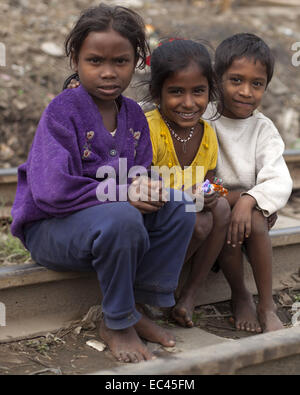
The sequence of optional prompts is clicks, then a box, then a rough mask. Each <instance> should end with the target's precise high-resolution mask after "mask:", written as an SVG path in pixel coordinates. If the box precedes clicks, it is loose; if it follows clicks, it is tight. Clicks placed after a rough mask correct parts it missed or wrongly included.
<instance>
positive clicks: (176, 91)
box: [169, 88, 183, 95]
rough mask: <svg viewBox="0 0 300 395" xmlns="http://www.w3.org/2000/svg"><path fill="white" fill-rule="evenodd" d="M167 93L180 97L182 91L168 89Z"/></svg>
mask: <svg viewBox="0 0 300 395" xmlns="http://www.w3.org/2000/svg"><path fill="white" fill-rule="evenodd" d="M169 93H170V94H171V95H181V94H182V93H183V90H182V89H180V88H174V89H170V90H169Z"/></svg>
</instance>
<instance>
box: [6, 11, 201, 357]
mask: <svg viewBox="0 0 300 395" xmlns="http://www.w3.org/2000/svg"><path fill="white" fill-rule="evenodd" d="M66 53H67V55H68V56H70V61H71V64H72V65H73V67H74V68H75V71H76V72H77V73H78V75H79V77H80V81H81V86H80V87H79V88H78V89H72V90H65V91H63V92H62V93H61V94H59V95H58V96H57V97H56V98H55V99H54V100H53V101H52V102H51V103H50V104H49V105H48V107H47V108H46V110H45V111H44V113H43V115H42V117H41V120H40V122H39V125H38V128H37V131H36V135H35V138H34V141H33V144H32V148H31V151H30V153H29V157H28V160H27V162H26V163H25V164H23V165H21V166H20V167H19V174H18V175H19V182H18V189H17V194H16V199H15V202H14V206H13V210H12V216H13V223H12V233H13V234H14V235H15V236H17V237H19V238H20V239H21V240H22V241H23V243H24V244H25V246H26V247H27V248H28V249H29V251H30V252H31V254H32V257H33V259H34V260H35V261H36V262H37V263H39V264H41V265H43V266H46V267H48V268H49V269H52V270H61V271H64V270H72V271H74V270H76V271H88V270H94V271H96V273H97V276H98V279H99V282H100V286H101V290H102V294H103V300H102V307H103V317H104V318H103V320H102V323H101V326H100V336H101V337H102V339H103V340H104V341H105V342H106V343H107V344H108V346H109V348H110V350H111V351H112V353H113V354H114V356H115V357H116V358H117V359H118V360H119V361H122V362H140V361H142V360H149V359H152V358H153V354H152V353H151V352H150V351H149V350H148V349H147V348H146V346H145V345H144V343H143V342H142V341H141V338H145V339H147V340H149V341H152V342H158V343H161V344H162V345H164V346H168V347H170V346H174V345H175V341H174V338H173V337H172V335H171V334H170V333H168V332H167V331H165V330H163V329H162V328H160V327H158V326H157V325H156V324H154V322H152V321H151V320H149V319H148V318H146V317H145V315H144V314H143V311H142V307H141V305H142V304H145V303H147V304H152V305H156V306H161V307H169V306H172V305H174V297H173V292H174V290H175V288H176V286H177V282H178V277H179V274H180V270H181V267H182V264H183V262H184V257H185V253H186V250H187V245H188V243H189V240H190V238H191V234H192V231H193V227H194V222H195V214H194V213H192V212H185V211H186V210H185V205H186V204H187V203H189V202H187V200H185V197H184V196H183V194H182V193H181V192H178V191H177V192H175V191H170V193H169V199H168V201H167V202H166V199H165V197H164V192H165V191H164V190H163V187H162V185H161V182H160V181H159V180H153V179H151V178H150V177H149V176H148V175H147V174H148V173H147V169H148V168H149V166H150V164H151V161H152V150H151V142H150V137H149V129H148V125H147V121H146V118H145V116H144V114H143V112H142V110H141V109H140V107H139V106H138V105H137V104H136V103H135V102H134V101H132V100H130V99H128V98H125V97H124V96H122V92H123V91H124V90H125V89H126V88H127V86H128V85H129V83H130V81H131V78H132V75H133V73H134V70H135V67H136V66H137V65H138V66H139V67H141V68H142V67H143V66H144V64H145V58H146V53H147V44H146V40H145V31H144V23H143V21H142V19H141V18H140V17H139V16H138V15H137V14H136V13H135V12H133V11H131V10H129V9H127V8H124V7H119V6H117V7H109V6H106V5H103V4H100V6H98V7H95V8H91V9H89V10H87V11H86V12H84V13H83V14H82V15H81V17H80V18H79V20H78V22H77V23H76V25H75V27H74V28H73V30H72V31H71V33H70V34H69V36H68V38H67V40H66ZM137 166H138V167H137ZM143 170H144V173H145V172H146V175H144V176H143V177H137V176H138V175H139V174H141V172H143ZM128 171H129V174H128ZM129 186H130V188H128V187H129ZM132 191H136V193H135V194H134V193H131V192H132ZM136 196H138V198H136ZM143 196H144V197H143Z"/></svg>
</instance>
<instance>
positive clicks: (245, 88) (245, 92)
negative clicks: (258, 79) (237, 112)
mask: <svg viewBox="0 0 300 395" xmlns="http://www.w3.org/2000/svg"><path fill="white" fill-rule="evenodd" d="M240 95H242V96H245V97H251V96H252V89H251V86H250V84H243V85H241V87H240Z"/></svg>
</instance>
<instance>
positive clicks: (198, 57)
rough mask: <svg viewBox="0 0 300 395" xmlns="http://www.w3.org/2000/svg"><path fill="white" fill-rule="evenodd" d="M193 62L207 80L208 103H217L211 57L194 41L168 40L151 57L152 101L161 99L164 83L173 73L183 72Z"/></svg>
mask: <svg viewBox="0 0 300 395" xmlns="http://www.w3.org/2000/svg"><path fill="white" fill-rule="evenodd" d="M191 62H195V63H196V64H197V65H198V66H199V68H200V70H201V71H202V74H203V75H204V76H205V77H206V78H207V81H208V86H209V101H219V100H220V97H221V95H220V93H219V90H218V88H217V85H216V79H215V73H214V70H213V66H212V61H211V56H210V54H209V51H208V49H207V48H206V46H205V45H204V44H202V43H200V42H197V41H194V40H185V39H170V40H168V41H164V42H163V43H162V44H161V45H160V46H158V47H157V48H156V49H155V50H154V51H153V53H152V55H151V77H150V81H149V90H150V97H151V99H152V100H156V99H159V98H160V97H161V89H162V86H163V83H164V81H165V80H166V79H167V78H169V77H170V76H171V75H172V74H173V73H175V72H177V71H180V70H183V69H185V68H186V67H188V66H189V64H190V63H191Z"/></svg>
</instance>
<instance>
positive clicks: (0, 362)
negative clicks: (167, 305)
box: [0, 289, 300, 375]
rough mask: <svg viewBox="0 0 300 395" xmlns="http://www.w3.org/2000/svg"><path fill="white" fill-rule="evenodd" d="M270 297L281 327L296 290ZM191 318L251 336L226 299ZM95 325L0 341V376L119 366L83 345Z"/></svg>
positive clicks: (213, 329)
mask: <svg viewBox="0 0 300 395" xmlns="http://www.w3.org/2000/svg"><path fill="white" fill-rule="evenodd" d="M274 300H275V301H276V304H277V308H278V315H279V317H280V319H281V320H282V322H283V323H284V326H285V327H290V326H291V317H292V313H291V307H292V304H293V303H294V302H295V301H299V300H300V292H299V291H293V290H289V289H286V290H284V291H281V292H280V293H278V294H277V295H275V296H274ZM152 313H153V312H152ZM154 314H156V318H153V317H152V318H153V319H155V320H156V322H157V323H158V324H159V325H162V326H163V327H165V328H171V327H174V325H176V323H175V322H174V321H172V320H171V319H170V318H168V313H166V312H164V314H163V315H162V314H161V313H158V312H157V311H156V312H155V313H154ZM193 320H194V324H195V326H198V327H199V328H201V329H203V330H205V331H207V332H209V333H212V334H214V335H217V336H219V337H224V338H228V339H241V338H245V337H248V336H255V335H253V334H251V333H247V332H244V331H237V330H236V329H235V328H234V326H233V323H232V316H231V310H230V302H229V301H227V302H222V303H215V304H211V305H207V306H199V307H197V308H196V309H195V313H194V317H193ZM98 326H99V323H97V327H96V328H95V329H92V330H82V331H81V332H80V334H76V333H75V332H76V331H75V330H74V328H76V325H75V326H72V328H71V329H62V330H61V331H59V332H57V333H55V334H47V335H46V336H43V337H35V338H33V339H25V340H20V341H18V342H11V343H5V344H0V375H23V374H25V375H78V374H89V373H93V372H96V371H101V370H109V369H112V368H115V367H119V366H122V364H120V363H118V362H117V361H116V360H115V359H114V357H113V356H112V354H111V353H110V352H109V351H108V350H107V349H106V350H104V351H102V352H99V351H96V350H94V349H92V348H91V347H89V346H88V345H87V344H86V342H87V341H88V340H100V341H101V339H100V338H99V336H98V331H99V329H98ZM186 330H187V331H188V330H189V329H188V328H187V329H186ZM155 354H156V355H157V356H158V357H164V358H172V353H169V352H167V351H166V350H164V349H163V348H159V349H156V351H155Z"/></svg>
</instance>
